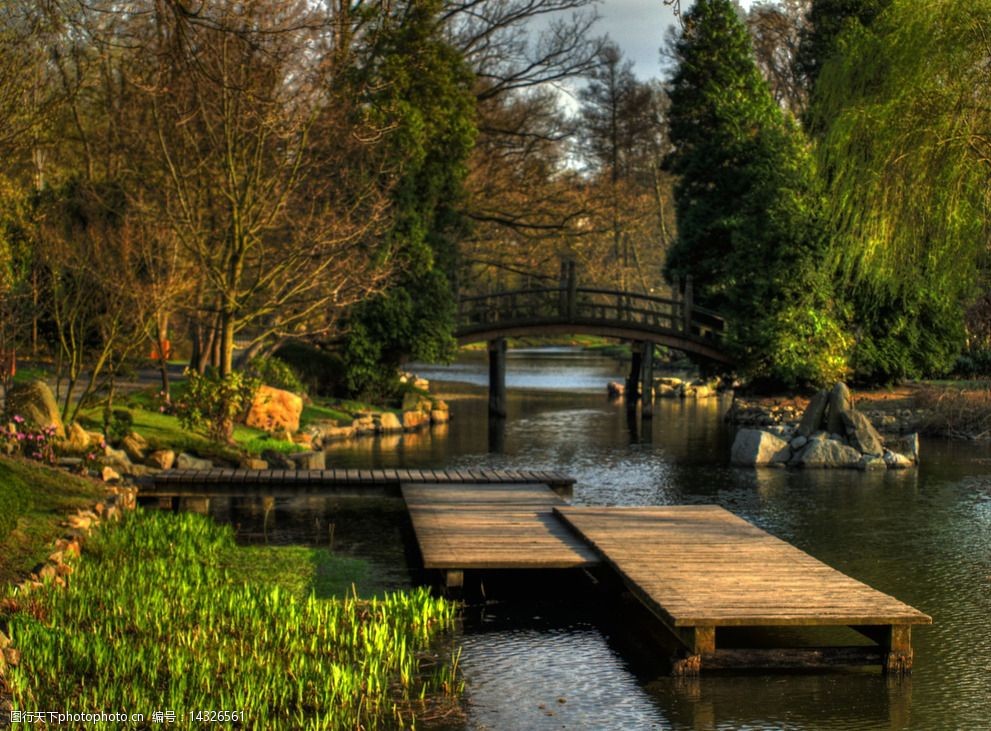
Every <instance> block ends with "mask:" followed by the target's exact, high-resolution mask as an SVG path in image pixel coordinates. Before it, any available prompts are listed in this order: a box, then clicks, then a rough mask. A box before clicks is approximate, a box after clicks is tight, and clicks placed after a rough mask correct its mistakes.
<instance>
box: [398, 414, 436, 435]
mask: <svg viewBox="0 0 991 731" xmlns="http://www.w3.org/2000/svg"><path fill="white" fill-rule="evenodd" d="M425 426H430V412H423V411H404V412H403V429H404V430H405V431H413V430H415V429H422V428H423V427H425Z"/></svg>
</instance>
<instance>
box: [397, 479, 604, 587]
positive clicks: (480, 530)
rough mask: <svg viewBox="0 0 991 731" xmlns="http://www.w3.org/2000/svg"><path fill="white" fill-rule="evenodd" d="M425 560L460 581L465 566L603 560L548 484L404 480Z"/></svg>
mask: <svg viewBox="0 0 991 731" xmlns="http://www.w3.org/2000/svg"><path fill="white" fill-rule="evenodd" d="M402 490H403V497H404V498H405V499H406V505H407V507H408V508H409V513H410V518H411V519H412V521H413V528H414V530H415V531H416V537H417V541H418V542H419V544H420V553H421V554H422V555H423V565H424V568H428V569H440V570H442V571H443V572H444V574H445V577H446V583H447V586H449V587H452V586H460V585H461V583H462V581H463V579H464V573H463V572H464V571H465V570H466V569H568V568H578V567H582V566H592V565H595V564H598V563H600V559H599V557H598V556H597V555H596V553H595V552H594V551H593V550H592V549H590V548H588V547H587V546H585V544H584V543H583V542H582V541H581V539H580V538H578V537H577V536H576V535H574V533H572V532H571V531H570V530H569V529H568V528H567V526H565V525H564V523H562V522H561V520H560V519H558V517H557V516H556V515H554V508H555V507H557V506H564V505H565V503H564V501H563V500H562V499H561V498H560V497H558V496H557V495H556V494H555V493H554V492H553V491H552V490H551V489H550V488H549V487H547V486H546V485H506V484H501V485H499V484H488V485H450V484H447V485H445V484H420V485H414V484H408V483H404V484H403V487H402Z"/></svg>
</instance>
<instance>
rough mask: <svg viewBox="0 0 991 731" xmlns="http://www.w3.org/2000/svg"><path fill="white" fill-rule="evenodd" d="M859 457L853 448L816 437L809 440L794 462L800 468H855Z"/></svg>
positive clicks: (858, 453)
mask: <svg viewBox="0 0 991 731" xmlns="http://www.w3.org/2000/svg"><path fill="white" fill-rule="evenodd" d="M861 456H862V455H861V454H860V452H858V451H857V450H856V449H854V448H853V447H848V446H847V445H845V444H842V443H841V442H837V441H834V440H832V439H823V438H822V437H816V438H813V439H810V440H809V443H808V444H807V445H806V446H805V449H804V450H802V453H801V454H800V455H798V459H797V460H796V461H797V463H798V464H799V465H800V466H802V467H823V468H833V467H857V466H858V465H859V464H860V458H861Z"/></svg>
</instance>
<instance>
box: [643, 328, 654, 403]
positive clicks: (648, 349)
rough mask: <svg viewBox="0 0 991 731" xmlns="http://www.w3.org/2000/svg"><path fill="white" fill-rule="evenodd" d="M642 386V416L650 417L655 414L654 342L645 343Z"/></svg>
mask: <svg viewBox="0 0 991 731" xmlns="http://www.w3.org/2000/svg"><path fill="white" fill-rule="evenodd" d="M640 374H641V381H642V386H641V388H640V398H641V399H643V401H642V402H641V404H640V416H641V418H644V419H650V418H653V416H654V344H653V343H651V342H649V341H645V342H644V344H643V362H642V363H641V364H640Z"/></svg>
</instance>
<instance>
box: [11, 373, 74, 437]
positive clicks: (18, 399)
mask: <svg viewBox="0 0 991 731" xmlns="http://www.w3.org/2000/svg"><path fill="white" fill-rule="evenodd" d="M6 409H7V413H8V414H10V415H11V416H20V417H22V418H23V419H24V420H25V421H26V422H27V423H28V424H30V425H32V426H34V427H37V428H39V429H44V428H46V427H50V426H54V427H55V436H56V437H58V438H60V439H63V438H64V437H65V426H64V425H63V424H62V417H61V415H60V414H59V409H58V404H57V403H56V402H55V395H54V394H53V393H52V389H50V388H49V387H48V384H47V383H45V382H44V381H41V380H35V381H28V382H27V383H15V384H13V385H12V386H11V387H10V389H9V390H8V391H7V405H6Z"/></svg>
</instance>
